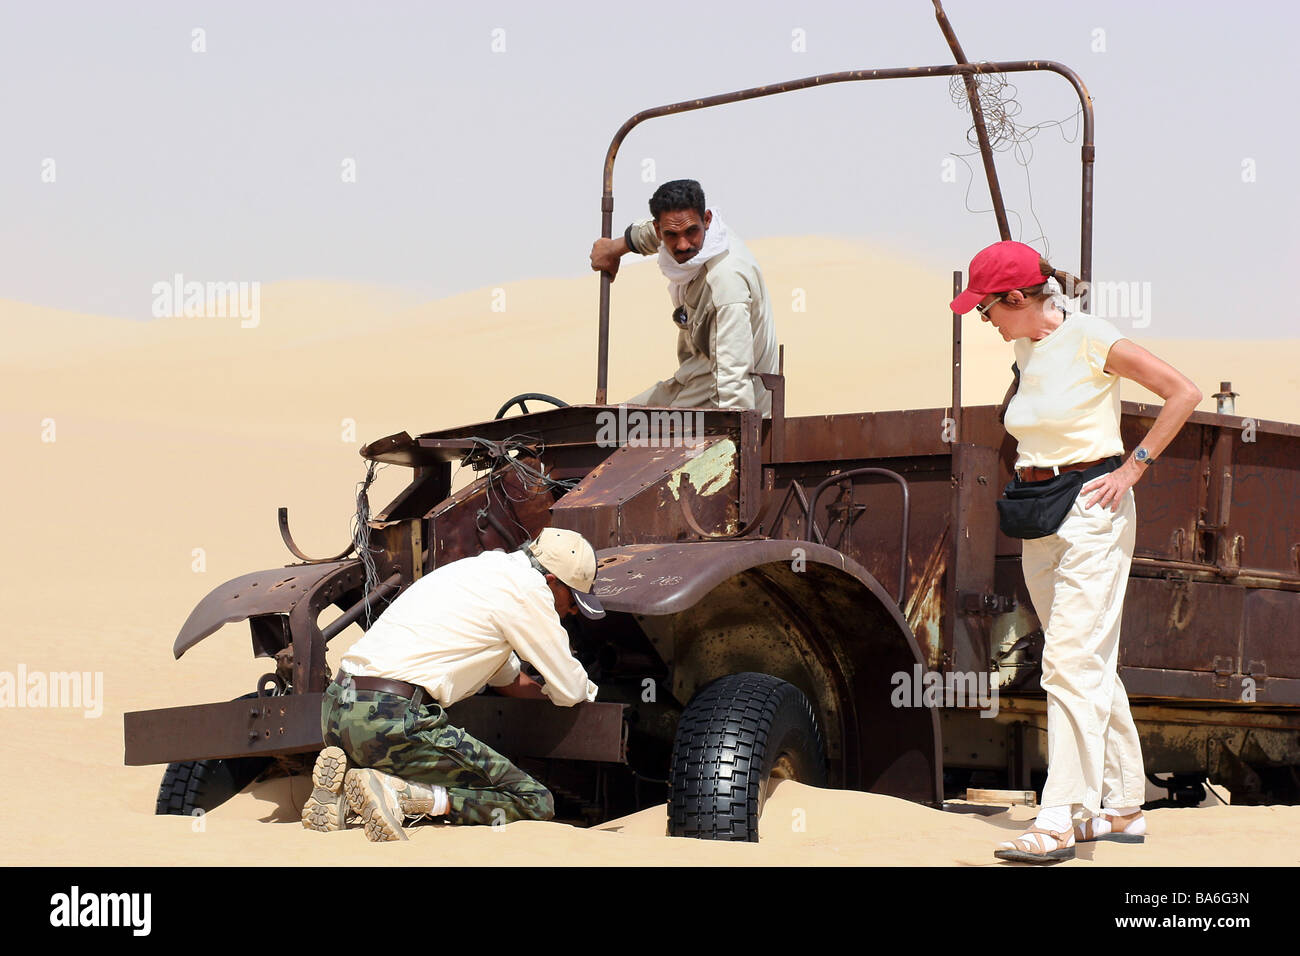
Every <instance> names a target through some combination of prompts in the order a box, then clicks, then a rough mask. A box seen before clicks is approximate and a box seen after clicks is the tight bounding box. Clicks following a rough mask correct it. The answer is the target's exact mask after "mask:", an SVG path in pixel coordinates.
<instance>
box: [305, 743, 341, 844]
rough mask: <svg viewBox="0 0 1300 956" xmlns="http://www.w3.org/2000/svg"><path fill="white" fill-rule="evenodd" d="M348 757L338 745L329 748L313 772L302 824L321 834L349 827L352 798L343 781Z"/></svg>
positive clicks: (319, 759) (317, 761)
mask: <svg viewBox="0 0 1300 956" xmlns="http://www.w3.org/2000/svg"><path fill="white" fill-rule="evenodd" d="M347 770H348V758H347V755H346V754H345V753H343V751H342V750H341V749H340V748H338V747H326V748H325V749H324V750H322V751H321V752H320V756H319V757H317V758H316V765H315V766H314V767H313V768H312V772H311V787H312V790H311V796H310V797H308V798H307V802H306V803H305V804H303V808H302V825H303V826H304V827H306V828H307V829H308V830H316V831H317V832H319V833H333V832H335V831H337V830H342V829H345V828H346V826H347V812H348V801H347V798H346V797H344V795H343V781H344V778H345V776H346V774H347Z"/></svg>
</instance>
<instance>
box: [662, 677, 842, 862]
mask: <svg viewBox="0 0 1300 956" xmlns="http://www.w3.org/2000/svg"><path fill="white" fill-rule="evenodd" d="M782 779H787V780H797V781H799V782H800V783H806V784H810V785H811V786H814V787H824V786H826V751H825V747H824V745H823V743H822V736H821V731H820V730H819V729H818V727H817V718H816V717H815V716H814V714H813V711H812V706H811V705H810V704H809V703H808V698H807V697H805V696H804V694H803V692H802V691H800V690H799V688H797V687H795V686H794V685H793V684H791V683H789V682H788V681H783V680H781V679H780V678H777V677H773V676H771V675H770V674H755V673H744V674H731V675H729V676H727V677H722V678H719V679H718V680H716V681H714V682H713V683H711V684H709V685H708V686H707V687H704V688H702V689H701V690H700V691H699V692H698V693H696V695H695V696H694V697H693V698H691V702H690V703H689V704H687V706H686V709H685V710H684V711H683V712H682V716H681V719H680V720H679V721H678V723H677V734H676V737H675V738H674V740H673V755H672V769H671V773H670V789H669V798H668V800H669V802H668V832H669V834H670V835H671V836H686V837H696V838H697V839H702V840H735V841H748V842H751V843H756V842H758V821H759V816H760V815H761V814H762V812H763V804H764V803H765V801H766V800H767V795H768V793H769V792H770V791H771V788H772V786H773V785H774V784H775V783H776V782H777V781H778V780H782Z"/></svg>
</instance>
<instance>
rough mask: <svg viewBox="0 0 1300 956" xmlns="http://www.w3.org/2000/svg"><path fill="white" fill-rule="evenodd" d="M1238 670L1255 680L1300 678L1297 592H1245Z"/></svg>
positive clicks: (1298, 603)
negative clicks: (1264, 677) (1239, 665)
mask: <svg viewBox="0 0 1300 956" xmlns="http://www.w3.org/2000/svg"><path fill="white" fill-rule="evenodd" d="M1241 663H1242V670H1243V671H1244V672H1245V673H1247V674H1250V675H1251V676H1253V677H1255V678H1256V679H1258V678H1259V677H1260V676H1261V675H1267V676H1268V677H1269V678H1274V677H1290V678H1300V591H1281V590H1274V589H1271V588H1252V589H1250V590H1248V591H1247V592H1246V623H1245V626H1244V627H1243V628H1242V641H1241Z"/></svg>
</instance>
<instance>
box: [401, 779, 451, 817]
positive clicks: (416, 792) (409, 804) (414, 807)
mask: <svg viewBox="0 0 1300 956" xmlns="http://www.w3.org/2000/svg"><path fill="white" fill-rule="evenodd" d="M397 802H398V805H399V806H400V807H401V810H402V813H403V814H404V815H405V816H406V817H407V818H408V819H412V820H419V819H420V818H421V817H428V818H429V819H431V820H432V819H433V818H434V817H439V816H442V815H443V814H445V813H446V812H447V810H448V807H449V797H448V796H447V788H446V787H442V786H439V785H438V784H436V783H416V782H415V781H414V780H403V781H401V788H400V789H399V790H398V794H397Z"/></svg>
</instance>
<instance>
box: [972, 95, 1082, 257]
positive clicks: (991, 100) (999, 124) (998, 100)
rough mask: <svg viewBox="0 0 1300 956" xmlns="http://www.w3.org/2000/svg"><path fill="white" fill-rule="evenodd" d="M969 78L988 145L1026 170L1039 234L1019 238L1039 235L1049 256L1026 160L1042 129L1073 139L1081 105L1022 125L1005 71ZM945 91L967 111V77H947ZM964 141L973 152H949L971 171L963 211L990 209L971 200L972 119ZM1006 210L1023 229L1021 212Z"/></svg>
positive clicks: (975, 138)
mask: <svg viewBox="0 0 1300 956" xmlns="http://www.w3.org/2000/svg"><path fill="white" fill-rule="evenodd" d="M972 79H974V81H975V98H976V99H977V100H978V101H979V104H980V112H982V113H983V114H984V128H985V130H986V131H987V133H988V138H989V147H990V148H991V149H992V150H993V151H994V152H999V153H1002V152H1008V151H1010V153H1011V155H1012V156H1013V157H1014V158H1015V161H1016V162H1017V163H1018V164H1019V165H1020V166H1021V167H1022V168H1023V169H1024V171H1025V188H1026V190H1027V192H1028V195H1029V215H1030V216H1031V217H1032V218H1033V220H1034V223H1035V225H1036V226H1037V227H1038V235H1037V236H1035V237H1034V238H1032V239H1026V240H1021V241H1023V242H1026V243H1033V242H1037V241H1038V240H1039V239H1041V240H1043V245H1044V256H1045V257H1046V258H1048V259H1051V257H1052V250H1051V243H1050V242H1049V241H1048V239H1047V236H1046V234H1045V233H1044V231H1043V224H1042V222H1041V221H1040V220H1039V218H1038V214H1037V212H1036V211H1035V210H1034V190H1033V183H1032V182H1031V180H1030V177H1029V164H1030V162H1031V161H1032V160H1033V158H1034V146H1033V141H1034V138H1035V137H1037V136H1038V134H1039V133H1041V132H1042V131H1043V130H1045V129H1050V128H1052V127H1057V128H1058V129H1059V130H1060V131H1061V138H1062V139H1063V140H1064V141H1065V142H1067V143H1073V142H1075V141H1076V140H1077V139H1078V137H1079V131H1080V129H1081V119H1082V116H1083V107H1081V106H1080V107H1076V108H1075V110H1074V113H1073V114H1072V115H1070V116H1067V117H1065V118H1064V119H1060V120H1049V121H1048V122H1046V123H1036V124H1035V125H1033V126H1021V125H1020V124H1019V123H1017V122H1016V117H1018V116H1019V115H1020V111H1021V106H1020V103H1019V102H1018V101H1017V100H1016V94H1017V92H1018V90H1017V88H1016V85H1015V84H1014V83H1012V82H1011V81H1010V80H1008V79H1007V75H1006V74H1005V73H976V74H975V75H974V76H973V77H972ZM948 94H949V96H951V97H952V101H953V103H955V104H956V105H957V106H958V107H959V108H960V109H962V110H963V111H964V112H967V113H969V112H970V108H971V106H970V98H969V96H968V95H967V92H966V81H965V79H964V78H963V77H962V76H960V75H956V76H952V77H950V78H949V80H948ZM1071 121H1073V123H1074V131H1073V132H1071V133H1069V134H1068V135H1067V133H1066V131H1065V124H1066V123H1069V122H1071ZM966 142H967V143H968V144H970V145H971V146H972V147H974V149H973V151H972V152H969V153H953V154H952V155H953V156H954V157H956V158H957V159H960V160H961V161H962V164H963V165H964V166H965V167H966V171H967V172H968V173H970V179H969V180H968V181H967V183H966V196H965V199H964V203H965V206H966V211H967V212H971V213H987V212H992V211H993V210H992V209H991V208H990V209H974V208H972V207H971V204H970V190H971V186H972V185H973V184H974V181H975V173H974V170H972V169H971V165H970V163H969V162H967V159H969V158H970V157H972V156H978V155H979V134H978V132H976V129H975V124H974V122H972V123H971V126H970V128H969V129H968V130H967V131H966ZM1007 212H1008V213H1010V214H1014V215H1015V217H1016V219H1017V232H1023V230H1024V220H1023V217H1021V215H1020V213H1018V212H1016V211H1015V210H1014V209H1007Z"/></svg>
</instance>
